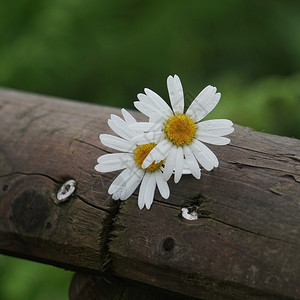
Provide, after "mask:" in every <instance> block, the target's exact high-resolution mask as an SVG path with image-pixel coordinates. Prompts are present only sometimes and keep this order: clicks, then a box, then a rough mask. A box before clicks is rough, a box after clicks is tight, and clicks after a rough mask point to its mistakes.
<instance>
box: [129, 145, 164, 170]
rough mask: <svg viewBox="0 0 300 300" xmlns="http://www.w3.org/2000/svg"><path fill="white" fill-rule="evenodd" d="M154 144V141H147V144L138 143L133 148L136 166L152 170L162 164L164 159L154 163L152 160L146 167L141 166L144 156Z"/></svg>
mask: <svg viewBox="0 0 300 300" xmlns="http://www.w3.org/2000/svg"><path fill="white" fill-rule="evenodd" d="M155 146H156V144H155V143H149V144H144V145H139V146H137V147H136V148H135V151H134V156H133V157H134V160H135V162H136V164H137V166H138V167H139V168H140V169H142V170H144V171H147V172H154V171H156V170H158V169H159V168H160V167H161V166H162V164H163V163H164V161H163V160H162V161H160V162H159V163H157V164H155V163H154V162H153V163H152V164H151V165H150V166H149V167H147V168H146V169H143V168H142V164H143V162H144V160H145V158H146V157H147V155H148V154H149V153H150V151H151V150H152V149H153V148H154V147H155Z"/></svg>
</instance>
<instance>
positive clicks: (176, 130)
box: [164, 114, 196, 147]
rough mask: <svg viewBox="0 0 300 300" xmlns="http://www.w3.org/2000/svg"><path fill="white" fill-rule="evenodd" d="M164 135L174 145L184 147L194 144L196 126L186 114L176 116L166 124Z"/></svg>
mask: <svg viewBox="0 0 300 300" xmlns="http://www.w3.org/2000/svg"><path fill="white" fill-rule="evenodd" d="M164 133H165V136H166V138H167V139H168V140H169V141H171V142H172V143H173V144H174V145H176V146H177V147H182V146H184V145H187V144H189V143H191V142H192V140H193V138H194V136H195V133H196V124H195V123H194V121H193V120H192V119H191V118H190V117H188V116H187V115H185V114H181V115H175V116H172V117H170V118H169V119H168V120H167V122H166V123H165V128H164Z"/></svg>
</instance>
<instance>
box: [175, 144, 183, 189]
mask: <svg viewBox="0 0 300 300" xmlns="http://www.w3.org/2000/svg"><path fill="white" fill-rule="evenodd" d="M182 171H183V149H182V147H178V148H177V151H176V159H175V175H174V182H175V183H177V182H179V180H180V178H181V176H182Z"/></svg>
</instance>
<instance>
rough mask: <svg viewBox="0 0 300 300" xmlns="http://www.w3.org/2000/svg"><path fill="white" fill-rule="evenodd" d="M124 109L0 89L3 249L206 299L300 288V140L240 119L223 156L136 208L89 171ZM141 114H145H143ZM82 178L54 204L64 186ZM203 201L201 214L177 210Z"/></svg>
mask: <svg viewBox="0 0 300 300" xmlns="http://www.w3.org/2000/svg"><path fill="white" fill-rule="evenodd" d="M111 113H116V114H120V111H119V109H114V108H111V107H103V106H97V105H91V104H83V103H80V102H71V101H63V100H59V99H54V98H51V97H45V96H39V95H33V94H29V93H22V92H16V91H12V90H6V89H2V90H0V120H1V128H0V132H1V140H0V251H1V252H2V253H5V254H10V255H16V256H20V257H25V258H29V259H35V260H39V261H43V262H46V263H51V264H54V265H58V266H62V267H65V268H70V269H75V270H85V271H88V272H100V271H104V270H109V271H112V272H113V273H114V274H116V275H117V276H120V277H122V278H127V279H131V280H135V281H140V282H144V283H146V284H149V285H152V286H155V287H160V288H164V289H167V290H170V291H173V292H176V293H181V294H184V295H188V296H193V297H196V298H199V299H223V298H225V299H228V298H229V299H277V298H278V299H282V298H287V299H288V298H291V299H293V298H294V299H296V298H300V141H299V140H296V139H291V138H285V137H278V136H274V135H269V134H265V133H258V132H255V131H253V130H251V129H248V128H244V127H241V126H237V125H236V126H235V132H234V133H233V134H232V135H231V139H232V142H231V144H229V145H227V146H222V147H211V149H213V151H214V152H215V153H216V155H217V156H218V158H219V159H220V166H219V167H218V168H217V169H215V170H213V171H211V172H205V171H203V172H202V178H201V179H200V180H196V179H194V178H193V177H192V176H189V175H186V176H184V177H183V179H182V180H181V181H180V182H179V183H178V184H174V183H173V182H172V181H170V182H169V183H170V184H169V185H170V188H171V197H170V198H169V199H168V200H164V199H163V198H161V197H160V195H159V194H156V195H155V201H154V204H153V205H152V208H151V210H150V211H147V210H145V209H144V210H142V211H140V210H139V208H138V206H137V193H135V194H134V195H133V196H132V197H131V198H130V199H128V200H126V201H125V202H122V203H121V204H120V206H118V203H117V202H114V201H112V200H111V198H110V196H109V195H108V194H107V189H108V187H109V185H110V183H111V182H112V180H113V178H114V177H115V176H116V174H117V173H107V174H99V173H97V172H96V171H94V165H95V163H96V160H97V158H98V156H100V155H101V154H103V153H106V152H107V151H111V150H110V149H108V148H106V147H104V146H103V145H101V143H100V142H99V140H98V135H99V133H101V132H102V133H104V132H110V130H109V129H108V126H107V119H108V117H109V116H110V114H111ZM136 116H138V117H140V115H139V114H136ZM68 179H74V180H76V182H77V188H76V191H75V194H74V196H72V197H71V198H70V199H69V200H68V201H66V202H65V203H62V204H60V205H57V204H55V203H54V200H55V197H56V193H57V190H58V189H59V187H60V186H61V185H62V184H63V183H64V182H65V181H66V180H68ZM191 205H196V206H198V207H199V208H198V209H197V212H198V214H199V219H198V220H195V221H188V220H186V219H184V218H182V217H181V208H182V207H189V206H191Z"/></svg>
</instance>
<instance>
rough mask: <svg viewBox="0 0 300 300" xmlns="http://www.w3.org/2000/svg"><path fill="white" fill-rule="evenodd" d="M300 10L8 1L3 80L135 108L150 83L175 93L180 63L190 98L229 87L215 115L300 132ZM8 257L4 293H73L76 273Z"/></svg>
mask: <svg viewBox="0 0 300 300" xmlns="http://www.w3.org/2000/svg"><path fill="white" fill-rule="evenodd" d="M299 12H300V2H299V1H279V0H274V1H271V2H270V1H258V0H252V1H246V0H245V1H243V0H219V1H208V0H205V1H191V0H189V1H177V0H173V1H158V0H152V1H137V0H115V1H109V0H86V1H80V0H15V1H1V2H0V25H1V26H0V85H2V86H6V87H12V88H17V89H23V90H29V91H34V92H38V93H43V94H51V95H56V96H62V97H67V98H74V99H82V100H84V101H89V102H96V103H99V104H105V105H113V106H119V107H129V108H132V107H133V105H132V103H133V101H134V100H135V99H136V94H137V93H139V92H141V91H142V90H143V88H144V87H148V88H151V89H153V90H154V91H156V92H157V93H158V94H160V95H161V96H163V97H164V98H165V99H167V90H166V78H167V76H168V75H169V74H172V75H173V74H175V73H176V74H178V75H179V76H180V78H181V80H182V82H183V86H184V89H185V92H186V93H187V94H188V95H189V97H190V98H191V99H189V100H192V96H191V95H193V96H196V95H197V93H198V92H200V90H201V89H202V88H204V87H205V86H206V85H207V84H212V85H215V86H217V88H218V90H219V91H221V93H222V99H221V102H220V104H219V105H218V107H217V108H216V109H215V111H214V112H213V113H212V114H210V116H209V117H221V118H229V119H232V120H233V121H234V122H236V123H238V124H241V125H245V126H249V127H253V128H255V129H257V130H264V131H266V132H270V133H274V134H279V135H287V136H291V137H297V138H300V84H299V83H300V31H299V28H300V18H299ZM0 267H1V269H0V276H1V277H0V279H1V280H0V298H1V299H4V300H5V299H47V297H46V296H45V293H49V295H55V299H66V298H67V294H66V289H65V287H66V286H68V282H69V280H70V276H71V275H70V274H71V273H66V272H65V271H60V270H58V269H53V268H52V267H48V266H43V265H40V264H33V263H32V265H31V263H29V262H25V261H19V260H17V261H14V260H13V259H12V258H5V257H3V256H2V257H1V260H0ZM26 268H27V269H26ZM24 270H25V271H24ZM42 270H45V271H42ZM26 272H27V273H26ZM22 274H23V275H22ZM24 274H27V275H24ZM34 274H35V275H34ZM41 274H48V275H47V280H46V279H45V278H44V277H43V276H41ZM22 276H23V277H22ZM60 276H61V277H60ZM38 278H40V280H41V281H40V282H38V280H37V279H38ZM43 278H44V279H43ZM57 278H60V280H57ZM16 281H17V282H18V284H19V285H22V284H23V288H22V291H23V292H22V293H20V294H19V295H16V294H15V295H14V296H13V294H10V293H16V290H14V284H15V283H16ZM62 281H64V283H63V284H62ZM62 286H63V289H62V290H61V287H62ZM50 287H51V288H50ZM9 290H11V292H9ZM60 291H62V292H61V293H62V294H61V295H60V296H58V294H59V293H60ZM49 299H50V298H49ZM52 299H53V297H52Z"/></svg>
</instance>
